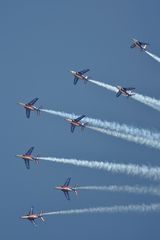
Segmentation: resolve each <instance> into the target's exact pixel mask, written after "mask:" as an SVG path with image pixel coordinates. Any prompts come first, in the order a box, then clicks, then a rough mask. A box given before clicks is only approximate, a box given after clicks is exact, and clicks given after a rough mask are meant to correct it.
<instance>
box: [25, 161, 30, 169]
mask: <svg viewBox="0 0 160 240" xmlns="http://www.w3.org/2000/svg"><path fill="white" fill-rule="evenodd" d="M24 162H25V165H26V168H27V169H30V164H29V160H26V159H25V160H24Z"/></svg>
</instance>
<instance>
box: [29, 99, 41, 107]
mask: <svg viewBox="0 0 160 240" xmlns="http://www.w3.org/2000/svg"><path fill="white" fill-rule="evenodd" d="M38 99H39V98H34V99H33V100H31V101H30V102H29V103H27V104H28V105H33V104H35V102H37V101H38Z"/></svg>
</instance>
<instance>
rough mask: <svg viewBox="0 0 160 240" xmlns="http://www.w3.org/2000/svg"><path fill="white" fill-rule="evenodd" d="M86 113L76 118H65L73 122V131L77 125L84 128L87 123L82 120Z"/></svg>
mask: <svg viewBox="0 0 160 240" xmlns="http://www.w3.org/2000/svg"><path fill="white" fill-rule="evenodd" d="M85 116H86V115H82V116H80V117H78V118H75V119H70V118H65V120H66V121H68V122H69V123H70V124H71V132H72V133H73V132H74V129H75V127H81V129H82V130H83V129H84V127H85V126H86V124H87V123H81V122H80V120H81V119H82V118H84V117H85Z"/></svg>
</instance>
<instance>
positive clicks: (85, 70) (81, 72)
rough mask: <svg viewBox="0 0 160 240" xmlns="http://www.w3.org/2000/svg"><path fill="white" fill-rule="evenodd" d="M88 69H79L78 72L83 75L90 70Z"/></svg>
mask: <svg viewBox="0 0 160 240" xmlns="http://www.w3.org/2000/svg"><path fill="white" fill-rule="evenodd" d="M88 71H89V69H84V70H82V71H79V72H78V73H79V74H81V75H83V74H84V73H86V72H88Z"/></svg>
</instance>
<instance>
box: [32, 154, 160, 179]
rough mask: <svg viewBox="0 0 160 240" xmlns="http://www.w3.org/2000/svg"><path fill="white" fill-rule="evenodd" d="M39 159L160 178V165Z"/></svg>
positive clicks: (39, 158) (40, 158) (50, 158)
mask: <svg viewBox="0 0 160 240" xmlns="http://www.w3.org/2000/svg"><path fill="white" fill-rule="evenodd" d="M37 159H38V160H46V161H51V162H55V163H63V164H70V165H74V166H77V167H87V168H91V169H99V170H105V171H107V172H112V173H121V174H126V175H131V176H139V177H144V178H148V179H152V180H160V167H149V166H146V165H142V166H140V165H136V164H123V163H112V162H98V161H87V160H77V159H66V158H55V157H37Z"/></svg>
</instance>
